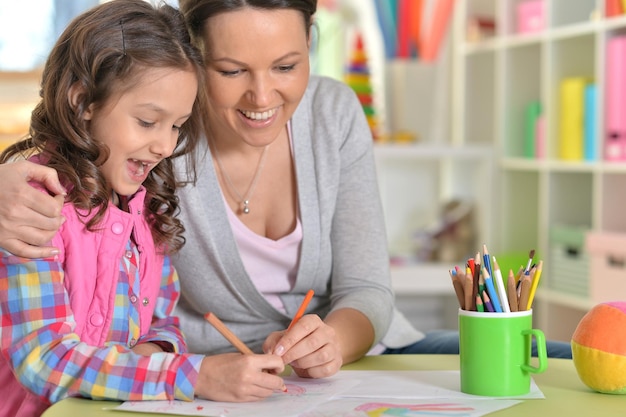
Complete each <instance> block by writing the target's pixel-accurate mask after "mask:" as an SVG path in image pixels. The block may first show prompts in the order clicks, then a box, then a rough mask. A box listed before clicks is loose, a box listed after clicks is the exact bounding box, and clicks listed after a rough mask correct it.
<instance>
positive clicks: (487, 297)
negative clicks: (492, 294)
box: [483, 291, 496, 313]
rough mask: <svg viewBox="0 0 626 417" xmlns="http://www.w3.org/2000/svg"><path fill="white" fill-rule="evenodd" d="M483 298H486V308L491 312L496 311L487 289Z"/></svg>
mask: <svg viewBox="0 0 626 417" xmlns="http://www.w3.org/2000/svg"><path fill="white" fill-rule="evenodd" d="M483 299H484V304H485V310H487V311H488V312H490V313H494V312H495V311H496V310H495V308H494V307H493V304H492V303H491V299H490V298H489V295H488V294H487V292H486V291H485V294H484V295H483Z"/></svg>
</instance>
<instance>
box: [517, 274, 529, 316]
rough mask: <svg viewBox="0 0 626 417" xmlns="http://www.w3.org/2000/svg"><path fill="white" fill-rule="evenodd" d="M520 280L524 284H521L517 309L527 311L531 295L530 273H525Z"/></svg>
mask: <svg viewBox="0 0 626 417" xmlns="http://www.w3.org/2000/svg"><path fill="white" fill-rule="evenodd" d="M520 282H521V283H522V284H521V285H520V295H519V301H518V306H517V309H518V311H526V307H527V306H528V296H529V295H530V285H531V281H530V274H525V275H524V276H523V277H522V279H521V280H520Z"/></svg>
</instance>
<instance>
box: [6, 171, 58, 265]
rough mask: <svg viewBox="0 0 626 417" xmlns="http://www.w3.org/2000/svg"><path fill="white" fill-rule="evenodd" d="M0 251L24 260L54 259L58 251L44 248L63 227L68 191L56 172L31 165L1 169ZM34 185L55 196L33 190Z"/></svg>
mask: <svg viewBox="0 0 626 417" xmlns="http://www.w3.org/2000/svg"><path fill="white" fill-rule="evenodd" d="M0 178H2V193H0V247H3V248H5V249H6V250H8V251H9V252H11V253H13V254H15V255H18V256H22V257H25V258H41V257H48V256H53V255H54V254H56V253H57V251H56V249H55V248H52V247H43V246H42V245H45V244H46V243H47V242H49V241H50V239H52V237H53V236H54V235H55V233H56V232H57V230H58V229H59V227H60V226H61V224H63V221H64V219H63V217H62V216H61V209H62V208H63V200H64V196H65V190H64V189H63V187H62V186H61V183H60V182H59V179H58V177H57V173H56V171H55V170H54V169H52V168H48V167H45V166H43V165H38V164H35V163H32V162H28V161H24V160H22V161H17V162H12V163H7V164H3V165H0ZM29 181H35V182H39V183H41V184H43V186H44V187H45V188H46V189H48V190H49V192H50V193H51V194H52V195H53V196H51V195H49V194H46V193H43V192H41V191H40V190H37V189H35V188H33V187H32V186H31V185H29V184H28V182H29Z"/></svg>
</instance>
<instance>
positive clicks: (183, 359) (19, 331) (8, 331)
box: [0, 242, 203, 409]
mask: <svg viewBox="0 0 626 417" xmlns="http://www.w3.org/2000/svg"><path fill="white" fill-rule="evenodd" d="M0 255H1V258H0V311H1V316H0V344H1V354H2V357H3V358H4V359H5V360H6V363H7V364H8V365H9V366H10V367H11V368H12V371H13V374H14V375H15V376H16V379H17V381H19V382H20V383H21V384H22V386H24V387H26V388H27V389H28V390H29V391H30V392H32V393H34V394H35V395H37V396H39V397H40V399H42V400H43V401H45V402H50V403H54V402H56V401H59V400H61V399H63V398H65V397H68V396H84V397H90V398H93V399H116V400H158V399H182V400H191V399H193V397H194V384H195V381H196V379H197V375H198V371H199V369H200V363H201V360H202V358H203V356H201V355H193V354H189V353H157V354H153V355H151V356H141V355H137V354H135V353H132V352H131V351H130V349H129V346H134V345H135V344H138V343H145V342H150V341H159V342H167V343H169V344H171V346H172V348H173V350H174V352H181V351H185V350H186V345H185V343H184V340H183V337H182V334H181V332H180V329H179V328H178V319H177V318H175V317H172V316H171V313H172V310H173V309H174V306H175V303H176V301H177V299H178V295H179V287H180V285H179V282H178V278H177V274H176V272H175V270H174V268H173V267H172V266H171V263H170V259H169V257H165V259H164V265H163V272H162V279H161V285H160V290H159V295H158V299H157V302H156V303H155V306H154V313H153V317H154V319H153V322H152V326H151V328H150V331H149V332H148V333H147V334H144V335H140V334H139V327H138V314H137V308H136V307H135V305H140V304H141V301H139V302H135V303H133V302H132V294H135V293H137V291H136V290H137V288H138V287H137V286H138V282H139V276H138V273H137V271H138V269H139V268H137V261H138V259H139V257H138V251H137V248H136V247H135V246H134V244H132V243H131V242H129V243H128V245H127V247H126V252H125V256H123V257H122V259H121V260H120V270H119V279H118V283H117V286H116V296H115V302H114V308H113V313H112V314H113V320H112V321H111V326H110V328H109V332H108V337H107V340H106V342H105V343H104V345H103V346H91V345H88V344H86V343H84V342H82V341H81V339H80V337H79V335H78V334H76V333H75V331H74V330H75V328H76V322H75V319H74V315H73V312H72V306H71V303H70V297H69V295H68V291H67V289H66V287H65V285H66V283H65V282H64V280H65V274H64V271H63V269H62V265H61V264H60V263H59V262H57V261H55V260H52V259H36V260H33V259H24V258H19V257H16V256H13V255H11V254H10V253H8V252H6V251H4V250H0ZM73 278H74V279H87V278H88V277H78V278H77V277H73ZM129 295H130V296H129ZM1 366H6V365H5V364H4V363H3V361H0V367H1ZM0 371H1V369H0ZM5 371H6V370H5ZM1 375H6V372H4V373H3V372H0V376H1ZM0 379H1V377H0ZM14 381H15V379H14ZM15 383H17V382H16V381H15ZM4 389H12V388H11V387H7V386H6V385H4ZM1 408H2V407H0V409H1Z"/></svg>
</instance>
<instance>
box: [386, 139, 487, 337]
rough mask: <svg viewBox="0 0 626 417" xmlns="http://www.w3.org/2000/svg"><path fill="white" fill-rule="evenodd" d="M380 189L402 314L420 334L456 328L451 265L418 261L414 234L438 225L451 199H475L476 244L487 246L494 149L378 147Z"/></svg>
mask: <svg viewBox="0 0 626 417" xmlns="http://www.w3.org/2000/svg"><path fill="white" fill-rule="evenodd" d="M375 157H376V164H377V171H378V177H379V178H378V179H379V187H380V191H381V198H382V202H383V209H384V211H385V220H386V225H387V233H388V241H389V247H390V254H391V256H392V259H397V258H400V259H401V261H396V262H392V267H391V278H392V284H393V288H394V290H395V292H396V296H397V304H398V307H399V308H400V310H401V311H403V312H404V313H405V315H407V317H408V318H409V320H410V321H412V322H413V324H414V325H415V326H416V327H418V328H419V329H420V330H429V329H431V328H456V325H457V323H456V320H457V317H456V309H457V308H458V303H457V301H456V297H455V295H454V290H453V287H452V284H451V281H450V276H449V270H450V269H451V268H453V267H454V266H455V265H463V264H464V261H465V260H464V259H458V260H456V261H454V262H450V263H441V262H419V261H415V260H414V258H415V254H416V251H417V250H418V249H417V248H416V242H415V239H414V235H415V234H416V232H417V231H418V230H420V229H423V228H425V227H428V226H429V225H430V224H432V222H435V221H437V219H438V217H439V214H438V212H439V209H440V207H441V206H442V204H443V203H445V202H447V201H449V200H450V199H466V200H471V202H472V203H473V204H474V213H475V216H474V220H475V224H476V230H478V231H479V233H478V234H477V239H478V241H488V240H489V237H488V234H489V233H491V232H492V230H491V227H489V221H488V219H489V215H490V213H491V207H489V204H486V202H485V201H484V200H483V199H481V198H479V197H477V196H480V195H481V194H482V193H486V194H489V193H490V190H491V179H492V177H493V168H494V166H493V156H492V150H491V148H490V147H487V146H474V147H464V146H452V145H451V144H447V145H442V144H429V143H420V144H416V145H415V144H407V145H381V144H377V145H376V147H375Z"/></svg>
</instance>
